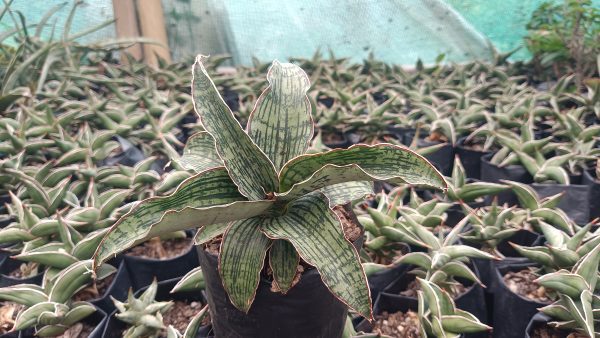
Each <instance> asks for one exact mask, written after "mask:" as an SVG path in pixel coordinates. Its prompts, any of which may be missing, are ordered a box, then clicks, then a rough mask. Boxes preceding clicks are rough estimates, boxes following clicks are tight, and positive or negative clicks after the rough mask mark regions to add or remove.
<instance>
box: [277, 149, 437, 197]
mask: <svg viewBox="0 0 600 338" xmlns="http://www.w3.org/2000/svg"><path fill="white" fill-rule="evenodd" d="M373 180H380V181H388V182H391V183H397V184H399V183H408V184H415V185H424V186H429V187H433V188H437V189H446V182H445V181H444V178H443V177H442V175H441V174H440V173H439V172H438V171H437V170H436V169H435V167H434V166H433V165H431V164H430V163H429V162H428V161H427V160H426V159H425V158H423V157H422V156H420V155H418V154H416V153H414V152H413V151H411V150H409V149H407V148H403V147H400V146H395V145H391V144H379V145H373V146H369V145H362V144H359V145H354V146H352V147H350V148H348V149H334V150H330V151H327V152H324V153H318V154H311V155H304V156H299V157H297V158H295V159H293V160H291V161H290V162H288V163H287V164H286V165H285V166H284V167H283V168H282V169H281V173H280V175H279V181H280V191H283V192H285V193H283V194H281V195H280V196H281V197H282V198H292V196H294V197H295V196H301V195H303V194H306V193H309V192H311V191H314V190H316V189H320V188H323V187H326V186H329V185H333V184H338V183H343V182H350V181H373Z"/></svg>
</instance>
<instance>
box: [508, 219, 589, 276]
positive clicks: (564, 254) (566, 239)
mask: <svg viewBox="0 0 600 338" xmlns="http://www.w3.org/2000/svg"><path fill="white" fill-rule="evenodd" d="M592 225H593V223H589V224H587V225H586V226H584V227H582V228H580V229H579V230H577V232H575V234H574V235H572V236H571V235H568V234H567V233H565V232H564V231H561V230H559V229H557V228H555V227H553V226H552V225H549V224H547V223H546V222H544V221H540V222H539V223H538V228H539V229H541V232H542V233H543V234H544V237H545V238H546V245H545V246H534V247H525V246H521V245H517V244H513V243H511V244H512V246H513V247H514V248H515V250H516V251H517V252H518V253H519V254H520V255H521V256H523V257H527V258H528V259H530V260H531V261H533V262H536V263H538V264H540V265H541V267H542V269H543V270H544V271H545V272H552V271H557V270H560V269H567V270H570V269H571V268H572V267H573V266H575V264H577V262H578V261H579V260H580V259H581V258H582V257H583V256H585V255H587V254H588V253H589V252H590V251H592V250H593V249H594V248H595V247H596V246H598V245H599V244H600V236H599V235H597V234H592V233H590V229H591V227H592Z"/></svg>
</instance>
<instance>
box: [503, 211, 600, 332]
mask: <svg viewBox="0 0 600 338" xmlns="http://www.w3.org/2000/svg"><path fill="white" fill-rule="evenodd" d="M538 227H539V228H540V229H541V231H542V232H543V234H544V236H545V238H546V240H547V241H548V243H547V245H546V246H534V247H530V248H529V247H524V246H518V245H513V246H514V247H515V249H516V250H517V251H518V252H519V253H520V254H521V255H522V256H524V257H527V258H528V259H530V262H531V263H529V264H519V265H512V266H511V265H506V266H500V267H498V266H497V267H496V268H495V271H493V272H492V273H493V278H495V279H496V281H495V285H496V288H495V290H494V291H495V294H494V322H495V323H496V322H497V323H499V324H497V325H496V326H495V330H496V332H497V333H498V334H507V335H508V334H511V333H512V334H514V337H517V335H516V334H515V332H523V330H525V327H526V326H527V322H528V320H529V318H531V316H533V315H534V314H535V313H537V309H538V308H541V307H543V306H546V305H548V304H549V303H551V302H552V301H553V300H555V299H556V295H555V293H554V292H553V291H552V290H550V289H548V288H546V287H544V286H543V285H541V284H540V283H539V280H541V279H543V278H544V276H545V275H546V274H548V273H553V272H556V271H559V270H560V269H568V270H570V269H572V268H573V266H575V265H577V262H578V261H579V260H580V259H581V258H582V257H583V256H585V255H587V254H589V253H590V252H595V254H596V255H597V254H598V250H600V246H599V245H598V243H600V237H599V236H598V235H592V234H590V233H589V231H590V228H591V224H588V225H586V226H585V227H583V228H581V229H578V230H577V232H575V233H574V234H570V233H569V232H567V231H563V230H560V229H557V228H555V227H554V226H552V225H550V224H547V223H546V222H544V221H543V220H540V221H539V224H538ZM540 277H541V278H540ZM538 278H540V279H538ZM506 320H508V322H507V321H506ZM508 323H510V324H508Z"/></svg>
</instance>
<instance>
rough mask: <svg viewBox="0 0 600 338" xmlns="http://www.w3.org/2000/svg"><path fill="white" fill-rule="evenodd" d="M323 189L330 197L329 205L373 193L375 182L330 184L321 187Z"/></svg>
mask: <svg viewBox="0 0 600 338" xmlns="http://www.w3.org/2000/svg"><path fill="white" fill-rule="evenodd" d="M319 191H321V192H322V193H323V194H324V195H325V196H326V197H327V199H329V207H334V206H336V205H342V204H346V203H348V202H352V201H355V200H358V199H363V198H365V197H366V196H369V195H372V194H373V182H369V181H352V182H345V183H339V184H334V185H329V186H326V187H324V188H321V189H320V190H319Z"/></svg>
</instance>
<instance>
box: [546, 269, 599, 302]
mask: <svg viewBox="0 0 600 338" xmlns="http://www.w3.org/2000/svg"><path fill="white" fill-rule="evenodd" d="M537 283H539V284H540V285H542V286H544V287H545V288H549V289H553V290H556V291H559V292H561V293H564V294H566V295H567V296H569V297H574V298H575V297H578V296H579V295H580V294H581V292H583V290H587V289H589V285H588V283H587V282H586V281H585V279H583V277H582V276H580V275H577V274H572V273H569V272H568V271H565V270H561V271H558V272H553V273H548V274H545V275H543V276H541V277H540V278H538V279H537Z"/></svg>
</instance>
